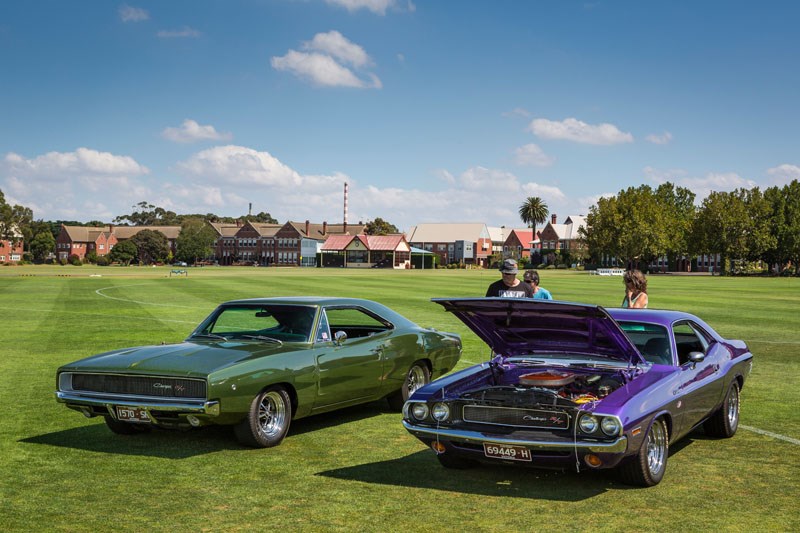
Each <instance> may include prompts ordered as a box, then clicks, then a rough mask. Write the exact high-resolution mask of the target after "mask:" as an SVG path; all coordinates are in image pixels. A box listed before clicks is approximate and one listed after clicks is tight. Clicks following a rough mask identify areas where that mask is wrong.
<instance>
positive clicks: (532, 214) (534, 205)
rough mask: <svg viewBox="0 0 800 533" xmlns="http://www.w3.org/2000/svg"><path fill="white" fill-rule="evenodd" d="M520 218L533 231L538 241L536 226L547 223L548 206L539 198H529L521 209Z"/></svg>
mask: <svg viewBox="0 0 800 533" xmlns="http://www.w3.org/2000/svg"><path fill="white" fill-rule="evenodd" d="M519 217H520V218H521V219H522V221H523V222H524V223H525V224H527V225H528V227H529V228H531V229H532V230H533V238H534V239H536V224H544V223H545V222H546V221H547V204H546V203H544V202H543V201H542V199H541V198H539V197H538V196H528V198H527V200H525V202H524V203H523V204H522V205H521V206H520V208H519Z"/></svg>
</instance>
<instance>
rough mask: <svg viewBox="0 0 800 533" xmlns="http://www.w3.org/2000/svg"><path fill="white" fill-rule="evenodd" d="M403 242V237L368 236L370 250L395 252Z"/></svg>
mask: <svg viewBox="0 0 800 533" xmlns="http://www.w3.org/2000/svg"><path fill="white" fill-rule="evenodd" d="M401 242H403V235H367V247H368V248H369V249H370V250H387V251H394V250H396V249H397V246H398V245H399V244H400V243H401Z"/></svg>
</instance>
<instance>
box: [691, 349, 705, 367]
mask: <svg viewBox="0 0 800 533" xmlns="http://www.w3.org/2000/svg"><path fill="white" fill-rule="evenodd" d="M705 358H706V354H704V353H703V352H689V362H690V363H692V366H694V365H696V364H697V363H702V362H703V360H704V359H705Z"/></svg>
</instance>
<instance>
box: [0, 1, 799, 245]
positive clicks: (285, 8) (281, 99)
mask: <svg viewBox="0 0 800 533" xmlns="http://www.w3.org/2000/svg"><path fill="white" fill-rule="evenodd" d="M798 15H800V4H798V3H796V2H735V1H733V2H730V1H726V2H722V1H719V2H716V1H700V2H641V1H630V2H625V1H613V2H612V1H592V2H568V1H564V2H556V1H547V2H545V1H504V0H495V1H488V0H487V1H480V2H479V1H467V0H461V1H446V0H437V1H422V0H416V1H414V2H410V1H408V0H247V1H246V0H240V1H237V0H227V1H224V2H223V1H207V0H187V1H168V2H167V1H157V2H156V1H152V2H151V1H147V2H145V1H142V2H136V1H131V2H126V3H123V2H111V1H100V0H87V1H81V2H78V1H74V2H67V1H52V2H45V1H36V0H33V1H29V2H21V1H16V2H13V1H8V2H2V3H0V62H1V63H0V64H1V65H2V82H0V104H1V105H2V115H0V158H2V159H0V190H2V191H3V193H4V194H5V195H6V200H7V201H8V202H10V203H19V204H22V205H25V206H28V207H30V208H32V209H33V211H34V216H35V218H37V219H39V218H42V219H45V220H55V219H74V220H83V221H88V220H103V221H110V220H111V219H113V218H114V217H116V216H119V215H123V214H127V213H130V212H131V211H132V206H133V205H134V204H136V203H138V202H140V201H143V200H144V201H148V202H151V203H153V204H156V205H158V206H161V207H164V208H167V209H171V210H173V211H176V212H178V213H216V214H219V215H227V216H236V215H241V214H245V213H246V212H247V210H248V205H249V204H250V203H252V204H253V207H252V209H253V212H254V213H258V212H261V211H266V212H269V213H271V214H272V215H273V216H275V217H276V218H278V219H279V220H280V221H281V222H284V221H286V220H296V221H303V220H306V219H309V220H311V221H313V222H322V221H327V222H330V223H334V222H341V220H342V217H343V184H344V183H345V182H347V183H348V184H349V192H350V194H349V203H348V221H349V222H357V221H359V220H361V221H367V220H370V219H372V218H375V217H382V218H384V219H386V220H388V221H389V222H392V223H394V224H395V225H397V226H398V227H399V228H401V229H403V230H407V229H408V228H409V227H410V226H412V225H414V224H417V223H421V222H486V223H487V224H489V225H491V226H501V225H505V226H513V227H521V226H522V223H521V222H520V220H519V217H518V214H517V210H518V207H519V206H520V205H521V203H522V202H523V201H524V199H525V198H526V197H527V196H540V197H541V198H542V199H543V200H544V201H545V202H546V203H547V205H548V206H549V207H550V211H551V213H556V214H558V216H559V220H563V219H564V218H565V217H566V216H567V215H575V214H585V213H587V212H588V208H589V206H591V205H592V204H594V203H595V202H596V200H597V198H599V197H600V196H601V195H604V194H615V193H617V192H618V191H619V190H621V189H623V188H625V187H628V186H638V185H640V184H649V185H653V186H657V185H658V184H659V183H662V182H663V181H667V180H668V181H672V182H673V183H676V184H678V185H682V186H685V187H689V188H691V189H692V190H693V191H695V193H696V194H697V195H698V202H699V201H700V200H702V198H703V197H704V196H705V195H707V194H708V192H709V191H711V190H719V191H727V190H733V189H735V188H738V187H748V188H749V187H753V186H760V187H762V188H765V187H768V186H771V185H781V184H783V183H787V182H789V181H791V180H792V179H800V127H798V126H799V125H800V105H798V104H799V102H798V95H800V69H799V68H798V65H799V64H800V39H798V38H797V27H796V23H797V20H798V19H800V17H798Z"/></svg>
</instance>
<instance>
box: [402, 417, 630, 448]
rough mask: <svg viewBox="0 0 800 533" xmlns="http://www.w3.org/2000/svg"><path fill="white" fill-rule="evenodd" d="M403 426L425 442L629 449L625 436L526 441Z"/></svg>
mask: <svg viewBox="0 0 800 533" xmlns="http://www.w3.org/2000/svg"><path fill="white" fill-rule="evenodd" d="M403 426H404V427H405V428H406V429H407V430H408V431H409V433H411V434H412V435H414V436H415V437H417V438H419V439H425V440H436V439H442V440H447V441H452V442H466V443H472V444H483V443H484V442H486V443H492V444H505V445H507V446H524V447H526V448H530V449H531V450H543V451H570V452H574V451H576V450H577V451H578V453H625V451H626V450H627V449H628V438H627V437H625V436H624V435H623V436H621V437H619V438H617V439H616V440H614V441H612V442H595V441H585V440H577V441H575V440H571V439H564V440H557V441H554V440H524V439H517V438H509V437H508V435H496V434H493V433H481V432H478V431H464V430H460V429H452V428H438V429H437V428H428V427H423V426H415V425H412V424H409V423H408V422H407V421H405V420H403Z"/></svg>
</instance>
